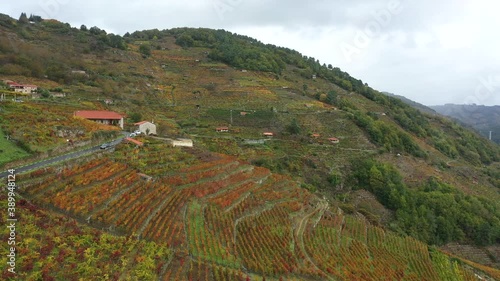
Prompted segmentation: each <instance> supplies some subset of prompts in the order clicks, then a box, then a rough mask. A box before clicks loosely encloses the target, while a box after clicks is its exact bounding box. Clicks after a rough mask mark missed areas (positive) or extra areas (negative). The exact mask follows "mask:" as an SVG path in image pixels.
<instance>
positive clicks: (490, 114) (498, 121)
mask: <svg viewBox="0 0 500 281" xmlns="http://www.w3.org/2000/svg"><path fill="white" fill-rule="evenodd" d="M431 108H432V109H434V110H435V111H437V112H438V113H439V114H442V115H445V116H449V117H451V118H453V119H456V120H458V121H459V122H460V123H462V124H464V125H466V126H469V127H471V128H474V130H476V131H478V132H479V133H480V134H481V135H483V136H484V137H486V138H489V135H490V131H491V132H492V134H491V140H492V141H494V142H496V143H497V144H500V106H483V105H458V104H445V105H436V106H431Z"/></svg>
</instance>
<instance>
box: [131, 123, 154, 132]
mask: <svg viewBox="0 0 500 281" xmlns="http://www.w3.org/2000/svg"><path fill="white" fill-rule="evenodd" d="M134 126H136V130H139V131H140V132H141V133H143V134H145V135H156V125H155V124H153V122H149V121H142V122H138V123H135V124H134Z"/></svg>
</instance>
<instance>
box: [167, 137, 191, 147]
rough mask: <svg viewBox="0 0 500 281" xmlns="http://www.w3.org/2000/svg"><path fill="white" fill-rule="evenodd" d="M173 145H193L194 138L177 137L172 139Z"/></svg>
mask: <svg viewBox="0 0 500 281" xmlns="http://www.w3.org/2000/svg"><path fill="white" fill-rule="evenodd" d="M171 144H172V146H173V147H193V140H191V139H176V140H172V141H171Z"/></svg>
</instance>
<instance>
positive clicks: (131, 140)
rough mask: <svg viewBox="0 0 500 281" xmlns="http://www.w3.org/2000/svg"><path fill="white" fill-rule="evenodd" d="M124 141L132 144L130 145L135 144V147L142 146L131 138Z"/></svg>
mask: <svg viewBox="0 0 500 281" xmlns="http://www.w3.org/2000/svg"><path fill="white" fill-rule="evenodd" d="M125 141H127V142H129V143H132V144H135V145H136V146H143V145H144V143H142V142H140V141H138V140H134V139H133V138H125Z"/></svg>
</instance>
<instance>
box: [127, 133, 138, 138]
mask: <svg viewBox="0 0 500 281" xmlns="http://www.w3.org/2000/svg"><path fill="white" fill-rule="evenodd" d="M128 136H129V137H131V138H133V137H135V136H137V134H136V133H131V134H130V135H128Z"/></svg>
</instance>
